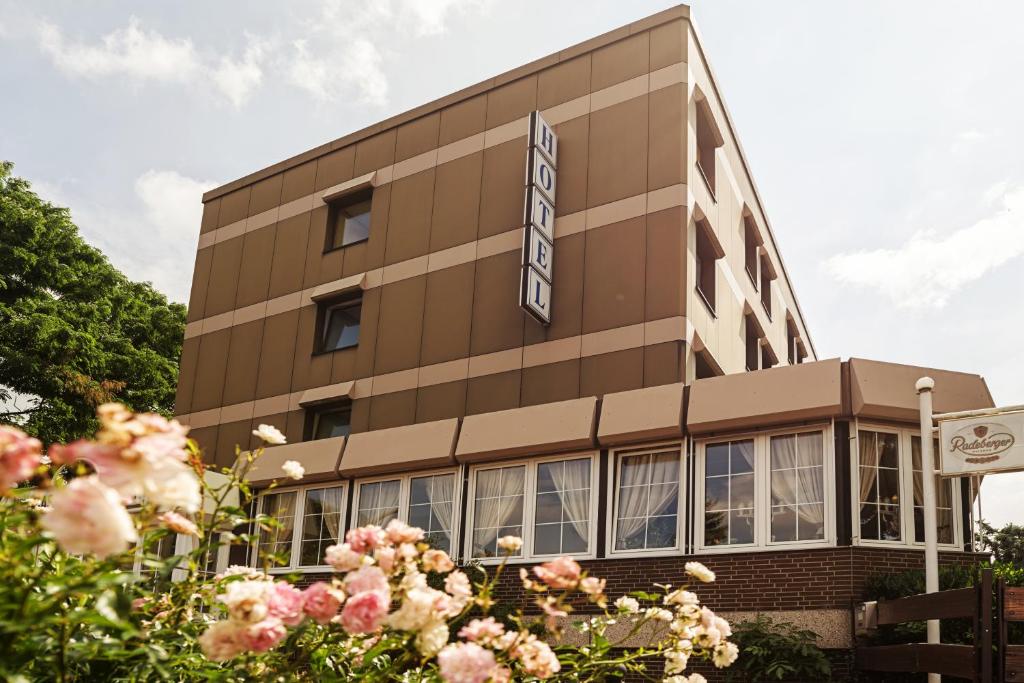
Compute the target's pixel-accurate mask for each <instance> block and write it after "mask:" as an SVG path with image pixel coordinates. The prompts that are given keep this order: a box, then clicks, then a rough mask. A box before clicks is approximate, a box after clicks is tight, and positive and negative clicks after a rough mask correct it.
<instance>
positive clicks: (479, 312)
mask: <svg viewBox="0 0 1024 683" xmlns="http://www.w3.org/2000/svg"><path fill="white" fill-rule="evenodd" d="M519 258H520V254H519V252H518V251H510V252H506V253H504V254H498V255H497V256H491V257H490V258H485V259H482V260H480V261H477V262H476V285H475V286H474V288H473V292H474V293H473V327H472V334H471V342H470V353H471V354H472V355H474V356H476V355H479V354H483V353H492V352H494V351H504V350H505V349H512V348H515V347H517V346H522V344H523V320H524V319H525V314H524V313H523V311H522V309H521V308H519V287H518V284H517V283H518V282H519V270H520V264H519Z"/></svg>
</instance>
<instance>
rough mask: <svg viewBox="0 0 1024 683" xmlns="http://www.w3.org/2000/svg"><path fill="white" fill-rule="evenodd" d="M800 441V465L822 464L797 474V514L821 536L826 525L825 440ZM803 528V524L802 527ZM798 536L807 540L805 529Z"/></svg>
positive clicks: (804, 468) (803, 469)
mask: <svg viewBox="0 0 1024 683" xmlns="http://www.w3.org/2000/svg"><path fill="white" fill-rule="evenodd" d="M816 436H819V438H815V439H800V463H801V464H804V463H806V462H808V461H810V462H816V463H821V465H820V466H811V467H801V468H800V470H799V471H798V473H797V485H798V487H799V497H798V498H797V501H798V502H799V503H800V507H798V508H797V514H799V515H800V520H801V522H808V523H809V524H811V525H812V526H814V527H815V535H817V536H819V537H820V536H821V535H822V533H823V532H824V524H825V505H824V502H825V467H824V462H825V460H824V447H823V444H824V442H823V440H822V438H820V435H816ZM800 526H801V527H802V526H803V524H801V525H800ZM798 536H799V537H800V539H801V540H803V539H804V538H805V536H804V532H803V529H800V530H799V532H798Z"/></svg>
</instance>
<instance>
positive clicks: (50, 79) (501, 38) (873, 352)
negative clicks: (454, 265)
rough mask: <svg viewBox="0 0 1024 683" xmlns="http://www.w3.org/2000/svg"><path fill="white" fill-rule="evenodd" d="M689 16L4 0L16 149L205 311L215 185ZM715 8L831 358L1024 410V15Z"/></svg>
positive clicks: (417, 4)
mask: <svg viewBox="0 0 1024 683" xmlns="http://www.w3.org/2000/svg"><path fill="white" fill-rule="evenodd" d="M672 4H673V3H669V2H660V1H654V0H632V1H631V2H628V3H625V2H614V1H612V0H560V1H559V2H550V1H548V2H540V1H538V0H520V1H519V2H515V3H510V2H498V1H497V0H375V1H374V2H372V3H367V2H363V1H362V0H360V1H351V0H304V1H297V2H288V3H280V2H274V1H271V0H247V2H245V3H211V2H199V1H191V2H190V1H182V2H175V3H142V4H140V3H129V2H117V1H115V0H100V1H98V2H92V3H78V2H70V1H69V2H59V1H54V2H45V3H35V2H31V3H30V2H22V3H13V2H10V1H9V0H0V92H3V93H5V97H4V102H3V104H2V106H0V158H3V159H7V160H11V161H13V162H15V164H16V166H15V173H16V174H18V175H20V176H22V177H25V178H28V179H29V180H31V181H32V182H33V184H34V187H35V188H36V189H37V191H38V192H39V193H40V194H42V195H43V196H44V197H46V198H48V199H50V200H51V201H53V202H55V203H58V204H62V205H66V206H69V207H70V208H71V212H72V217H73V218H74V220H75V221H76V223H77V224H78V225H79V227H80V228H81V230H82V233H83V235H84V236H85V238H86V239H87V240H88V241H89V242H91V243H92V244H94V245H96V246H97V247H99V248H100V249H102V250H103V251H104V252H105V253H106V254H107V255H108V256H109V257H110V259H111V260H112V261H113V263H114V264H115V265H116V266H117V267H119V268H120V269H122V270H123V271H124V272H126V273H127V274H128V275H129V276H130V277H132V278H134V279H138V280H148V281H151V282H152V283H153V284H154V285H155V286H156V287H157V288H158V289H160V290H161V291H163V292H165V293H166V294H168V296H169V297H171V298H172V299H174V300H178V301H186V300H187V297H188V291H189V285H190V282H191V269H192V264H193V259H194V254H195V248H196V241H197V237H198V232H199V221H200V215H201V211H202V208H201V204H200V196H201V194H202V192H203V191H205V190H206V189H209V188H211V187H214V186H216V185H218V184H222V183H225V182H228V181H230V180H233V179H235V178H238V177H241V176H243V175H245V174H247V173H250V172H252V171H255V170H258V169H260V168H263V167H265V166H268V165H270V164H272V163H275V162H277V161H280V160H281V159H284V158H286V157H289V156H292V155H294V154H297V153H299V152H302V151H305V150H307V149H309V148H312V147H315V146H317V145H320V144H322V143H324V142H326V141H329V140H333V139H335V138H338V137H341V136H342V135H344V134H346V133H349V132H351V131H354V130H358V129H360V128H362V127H364V126H367V125H369V124H372V123H375V122H376V121H379V120H381V119H383V118H386V117H388V116H391V115H393V114H397V113H399V112H402V111H405V110H407V109H410V108H412V107H415V106H417V105H419V104H422V103H424V102H428V101H430V100H433V99H436V98H438V97H441V96H443V95H445V94H447V93H449V92H452V91H454V90H457V89H459V88H462V87H465V86H468V85H471V84H473V83H476V82H478V81H481V80H483V79H485V78H488V77H491V76H494V75H496V74H498V73H501V72H503V71H506V70H508V69H511V68H514V67H516V66H519V65H520V64H523V63H525V62H527V61H530V60H533V59H536V58H539V57H543V56H545V55H547V54H550V53H552V52H555V51H557V50H559V49H562V48H565V47H568V46H570V45H572V44H574V43H577V42H580V41H582V40H585V39H587V38H590V37H592V36H594V35H597V34H600V33H603V32H605V31H608V30H611V29H614V28H617V27H618V26H621V25H623V24H625V23H628V22H630V21H634V20H636V19H639V18H642V17H645V16H647V15H649V14H653V13H654V12H657V11H659V10H662V9H664V8H666V7H669V6H671V5H672ZM691 7H692V10H693V16H694V17H695V20H696V23H697V25H698V28H699V30H700V32H701V35H702V38H703V42H704V47H705V50H706V51H707V53H708V55H709V58H710V61H711V64H712V67H713V69H714V70H715V72H716V74H717V77H718V82H719V86H720V88H721V91H722V93H723V95H724V98H725V101H726V104H727V106H728V107H729V109H730V112H731V114H732V117H733V120H734V123H735V125H736V130H737V134H738V135H739V138H740V140H741V143H742V145H743V147H744V149H745V152H746V155H747V158H748V161H749V163H750V167H751V169H752V173H753V175H754V178H755V181H756V182H757V184H758V187H759V189H760V193H761V197H762V199H763V202H764V205H765V209H766V211H767V214H768V216H769V220H770V221H771V223H772V227H773V230H774V232H775V235H776V238H777V240H778V243H779V247H780V249H781V253H782V255H783V258H784V260H785V263H786V266H787V269H788V272H789V275H790V277H791V279H792V282H793V284H794V287H795V290H796V292H797V296H798V297H799V299H800V303H801V307H802V309H803V312H804V315H805V318H806V320H807V322H808V326H809V328H810V333H811V336H812V338H813V341H814V344H815V347H816V349H817V353H818V357H819V358H831V357H837V356H841V357H843V358H848V357H851V356H853V357H866V358H874V359H879V360H887V361H893V362H904V363H911V364H915V365H923V366H930V367H939V368H947V369H954V370H962V371H968V372H976V373H979V374H981V375H983V376H984V377H985V378H986V380H987V381H988V384H989V387H990V389H991V391H992V394H993V397H994V398H995V401H996V403H997V404H998V405H1017V404H1024V363H1022V362H1021V361H1022V354H1021V350H1020V349H1021V339H1022V337H1024V315H1022V314H1024V307H1022V299H1024V155H1022V154H1021V153H1020V151H1021V150H1024V127H1022V126H1021V125H1020V121H1022V120H1024V88H1021V87H1020V82H1021V81H1020V78H1021V76H1020V75H1021V74H1022V73H1024V51H1021V50H1020V49H1019V28H1018V27H1019V26H1020V25H1021V24H1022V23H1024V3H1018V2H1013V1H1012V0H1006V1H1004V2H987V1H984V0H982V1H979V2H974V3H971V4H970V5H969V6H968V5H964V4H963V3H961V2H957V3H954V2H945V1H937V0H927V1H924V0H903V1H902V2H899V3H895V2H891V1H889V0H862V1H859V2H853V1H848V2H828V3H825V2H820V1H819V0H788V1H787V2H772V3H767V2H749V1H745V0H694V1H693V2H692V3H691ZM968 7H969V9H966V8H968ZM1021 489H1024V473H1021V474H1003V475H998V476H990V477H988V478H987V479H986V481H985V485H984V487H983V491H982V505H983V514H984V516H985V517H986V518H988V519H990V520H992V521H993V522H995V523H1003V522H1007V521H1015V522H1018V523H1020V522H1024V505H1021V504H1020V502H1019V491H1020V490H1021Z"/></svg>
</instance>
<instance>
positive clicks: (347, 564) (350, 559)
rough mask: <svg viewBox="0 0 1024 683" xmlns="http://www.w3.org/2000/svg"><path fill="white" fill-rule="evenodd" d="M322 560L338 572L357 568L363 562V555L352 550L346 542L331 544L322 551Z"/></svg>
mask: <svg viewBox="0 0 1024 683" xmlns="http://www.w3.org/2000/svg"><path fill="white" fill-rule="evenodd" d="M324 561H325V562H327V564H329V565H331V566H332V567H334V568H335V569H337V570H338V571H339V572H349V571H352V570H353V569H358V568H359V567H360V566H362V564H363V555H362V554H361V553H357V552H356V551H354V550H352V546H351V545H349V544H348V543H341V544H339V545H331V546H328V547H327V550H326V551H325V552H324Z"/></svg>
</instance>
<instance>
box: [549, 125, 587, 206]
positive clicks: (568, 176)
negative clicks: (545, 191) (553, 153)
mask: <svg viewBox="0 0 1024 683" xmlns="http://www.w3.org/2000/svg"><path fill="white" fill-rule="evenodd" d="M555 132H556V133H557V134H558V187H557V190H556V192H557V194H558V196H557V197H555V215H556V216H564V215H566V214H570V213H576V212H577V211H582V210H584V209H586V208H587V173H588V167H587V158H588V154H587V150H588V149H589V138H590V117H589V116H581V117H579V118H575V119H571V120H569V121H566V122H565V123H561V124H559V125H557V126H555Z"/></svg>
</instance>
